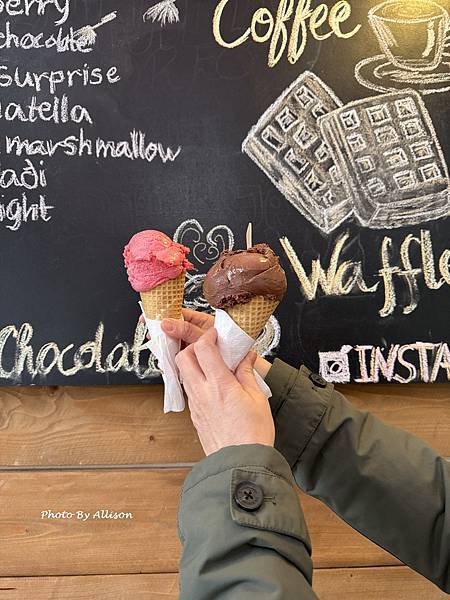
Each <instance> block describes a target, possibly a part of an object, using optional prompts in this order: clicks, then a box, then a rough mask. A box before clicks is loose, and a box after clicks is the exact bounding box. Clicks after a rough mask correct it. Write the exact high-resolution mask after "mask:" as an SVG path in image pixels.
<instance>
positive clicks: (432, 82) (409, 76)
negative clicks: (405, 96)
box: [355, 52, 450, 96]
mask: <svg viewBox="0 0 450 600" xmlns="http://www.w3.org/2000/svg"><path fill="white" fill-rule="evenodd" d="M355 77H356V80H357V81H358V83H360V84H361V85H362V86H364V87H366V88H369V90H375V91H376V92H383V93H384V92H392V91H395V90H403V89H407V88H410V89H411V88H413V89H415V90H417V91H418V92H420V93H421V94H423V95H424V96H425V95H427V94H436V93H440V92H448V91H449V90H450V53H449V52H446V53H445V54H444V56H443V61H442V62H441V64H440V65H439V67H437V68H436V69H434V71H407V70H406V69H399V68H398V67H396V66H395V65H393V64H392V63H390V62H389V61H388V60H387V58H386V56H384V54H380V55H378V56H372V57H371V58H365V59H364V60H362V61H360V62H359V63H358V64H357V65H356V67H355Z"/></svg>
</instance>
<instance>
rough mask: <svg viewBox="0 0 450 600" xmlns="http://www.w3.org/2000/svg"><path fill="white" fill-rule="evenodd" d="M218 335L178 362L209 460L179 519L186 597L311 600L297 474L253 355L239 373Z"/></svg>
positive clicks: (185, 494) (188, 488) (190, 485)
mask: <svg viewBox="0 0 450 600" xmlns="http://www.w3.org/2000/svg"><path fill="white" fill-rule="evenodd" d="M215 336H216V334H215V330H214V329H210V330H209V331H208V332H207V333H206V334H205V335H204V336H202V337H201V339H199V341H197V342H196V343H194V344H191V345H189V346H188V347H187V349H185V350H184V351H183V352H181V353H180V354H179V355H178V357H177V364H178V367H179V369H180V374H181V378H182V380H183V385H184V387H185V390H186V393H187V396H188V401H189V408H190V411H191V416H192V420H193V423H194V425H195V427H196V429H197V432H198V434H199V438H200V441H201V443H202V445H203V447H204V449H205V452H206V454H207V455H208V456H207V458H205V459H204V460H202V461H201V462H200V463H198V464H197V465H195V466H194V468H193V469H192V471H191V473H190V474H189V476H188V477H187V479H186V481H185V483H184V486H183V491H182V496H181V501H180V508H179V514H178V525H179V537H180V540H181V542H182V544H183V550H182V556H181V562H180V600H192V599H193V598H195V600H235V599H236V598H239V600H257V599H258V600H261V599H267V600H269V599H270V600H290V599H291V598H292V599H294V598H295V599H296V600H312V599H314V598H316V596H315V595H314V593H313V591H312V589H311V578H312V564H311V558H310V542H309V537H308V532H307V528H306V524H305V521H304V517H303V513H302V510H301V506H300V503H299V499H298V495H297V493H296V492H295V490H294V487H293V483H294V481H293V478H292V474H291V471H290V469H289V466H288V464H287V462H286V461H285V459H284V458H283V457H282V456H281V454H280V453H279V452H277V450H275V449H274V448H273V442H274V435H275V433H274V427H273V420H272V417H271V413H270V407H269V404H268V402H267V399H266V398H265V397H264V395H263V394H262V393H261V391H260V389H259V386H258V384H257V383H256V380H255V378H254V375H253V367H254V360H255V356H254V355H252V354H250V355H249V356H248V357H247V358H246V359H245V360H244V361H243V362H242V363H241V365H240V366H239V368H238V370H237V372H236V375H233V374H232V373H231V372H230V371H229V370H228V369H227V367H226V365H225V363H224V362H223V360H222V358H221V356H220V354H219V352H218V349H217V346H216V345H215Z"/></svg>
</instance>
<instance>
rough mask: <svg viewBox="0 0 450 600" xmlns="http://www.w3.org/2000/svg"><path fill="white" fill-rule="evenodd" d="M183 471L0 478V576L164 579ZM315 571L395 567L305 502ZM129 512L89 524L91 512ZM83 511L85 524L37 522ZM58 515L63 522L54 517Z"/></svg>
mask: <svg viewBox="0 0 450 600" xmlns="http://www.w3.org/2000/svg"><path fill="white" fill-rule="evenodd" d="M186 475H187V470H184V469H156V470H153V469H132V470H104V471H98V470H94V471H63V472H58V471H40V472H36V471H26V472H16V471H8V472H0V489H1V499H2V501H1V503H0V576H36V575H83V574H86V575H89V574H121V573H142V572H143V573H165V572H175V571H177V569H178V560H179V552H180V545H179V542H178V537H177V529H176V517H177V509H178V502H179V492H180V487H181V485H182V482H183V480H184V478H185V476H186ZM302 504H303V508H304V512H305V517H306V520H307V522H308V524H309V528H310V534H311V538H312V544H313V558H314V563H315V565H316V567H344V566H372V565H391V564H398V561H397V560H396V559H394V558H393V557H391V556H389V555H388V554H387V553H386V552H384V551H383V550H381V549H380V548H378V547H377V546H376V545H374V544H372V543H371V542H369V541H368V540H366V539H364V538H363V537H362V536H361V535H360V534H358V533H357V532H355V531H353V529H351V528H350V527H349V526H348V525H346V524H345V523H343V522H342V521H340V520H339V519H338V517H336V516H335V515H334V514H333V513H332V512H331V511H330V510H329V509H327V508H326V507H325V506H324V505H322V504H321V503H320V502H319V501H317V500H314V499H312V498H309V497H306V496H303V498H302ZM101 509H108V510H110V511H115V512H119V513H120V512H122V513H131V514H132V518H130V519H127V518H124V519H101V518H94V515H95V513H96V512H97V511H99V510H101ZM45 510H51V511H52V512H53V513H57V512H62V511H66V512H73V513H76V512H77V511H84V512H85V513H90V515H91V516H90V518H89V519H88V520H86V521H80V520H78V519H77V517H76V515H74V516H73V517H72V518H67V519H64V518H59V519H48V518H46V517H44V518H42V516H41V512H42V511H45ZM60 516H63V515H60Z"/></svg>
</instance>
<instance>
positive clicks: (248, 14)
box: [0, 0, 450, 385]
mask: <svg viewBox="0 0 450 600" xmlns="http://www.w3.org/2000/svg"><path fill="white" fill-rule="evenodd" d="M448 9H449V6H448V5H447V0H445V2H444V0H439V3H438V4H434V3H431V2H425V1H422V2H417V1H415V0H414V1H413V0H408V1H407V0H405V1H401V0H400V1H397V0H395V1H391V2H388V3H383V4H381V3H380V2H379V1H377V0H375V1H373V0H370V1H366V0H362V1H358V2H356V1H355V0H349V1H348V2H347V1H343V0H338V1H336V2H334V1H333V0H331V1H329V2H328V3H327V4H322V3H320V2H319V1H318V0H295V1H294V0H276V1H270V0H220V1H219V0H163V1H162V2H158V1H156V2H155V1H153V2H152V0H145V1H142V0H127V1H126V2H123V0H122V1H118V0H9V1H8V0H3V1H1V2H0V52H1V54H0V57H1V58H0V86H1V88H2V89H1V96H0V127H1V134H0V188H1V190H0V191H1V199H0V273H1V286H2V287H1V296H0V382H1V384H2V385H19V384H22V385H24V384H25V385H28V384H52V385H53V384H63V385H75V384H76V385H81V384H104V383H109V384H127V383H128V384H130V383H138V382H141V383H149V382H154V381H158V376H157V371H156V368H155V364H154V361H153V360H152V357H151V356H150V355H149V352H148V350H146V349H145V348H144V345H145V342H146V340H145V334H144V331H143V328H142V326H141V325H137V321H138V317H139V307H138V304H137V302H138V297H137V294H135V293H134V292H133V291H132V290H131V288H130V286H129V284H128V282H127V278H126V273H125V271H124V268H123V263H122V257H121V253H122V249H123V246H124V245H125V244H126V243H127V241H128V240H129V238H130V237H131V236H132V235H133V234H134V233H136V232H137V231H140V230H143V229H159V230H162V231H164V232H166V233H167V234H169V235H171V236H175V238H176V239H177V240H178V241H180V242H182V243H184V244H185V245H188V246H190V248H191V250H192V260H193V262H194V264H195V267H196V271H194V272H193V273H191V275H190V276H189V279H188V281H187V288H186V302H187V304H188V305H189V306H194V307H197V308H200V309H207V306H206V305H205V302H204V301H203V299H202V297H201V294H202V289H201V284H202V279H203V275H204V273H206V271H207V270H208V268H209V267H210V266H211V264H212V262H213V261H214V260H215V259H216V258H217V256H218V253H219V252H220V251H221V250H223V249H226V248H232V247H234V248H240V247H243V246H244V245H245V230H246V227H247V224H248V223H249V222H252V223H253V231H254V241H255V242H266V243H268V244H269V245H271V246H272V247H273V249H274V250H275V251H276V252H277V253H278V254H279V255H280V258H281V260H282V262H283V265H284V267H285V269H286V272H287V274H288V293H287V296H286V298H285V300H284V301H283V303H282V305H280V307H279V309H278V310H277V313H276V315H275V317H274V318H272V319H271V321H270V323H269V324H268V326H267V328H266V330H265V332H264V337H263V339H262V340H260V341H259V346H258V347H259V349H260V350H261V351H264V352H267V353H268V354H269V356H272V357H273V356H279V357H281V358H283V359H284V360H286V361H288V362H290V363H292V364H299V363H300V362H303V363H306V364H307V365H308V366H309V367H311V368H313V369H314V370H318V371H320V372H321V373H322V375H323V376H324V377H325V378H327V379H328V380H330V381H341V382H348V381H363V382H377V381H382V382H385V381H388V382H392V383H406V382H411V381H425V382H435V381H446V380H448V379H449V378H450V351H449V346H448V342H449V333H450V319H449V306H450V236H449V226H448V225H449V221H448V219H447V218H446V217H447V215H448V213H449V205H450V203H449V179H448V168H447V163H448V162H449V161H450V136H449V133H448V125H447V124H448V122H449V119H450V108H449V102H448V99H449V94H450V48H449V42H448V40H447V31H446V28H447V27H448V22H449V21H448V15H447V12H446V11H447V10H448Z"/></svg>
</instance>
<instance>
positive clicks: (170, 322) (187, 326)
mask: <svg viewBox="0 0 450 600" xmlns="http://www.w3.org/2000/svg"><path fill="white" fill-rule="evenodd" d="M161 327H162V330H163V331H164V333H167V335H170V337H173V338H175V339H177V340H183V342H185V343H186V344H193V343H194V342H196V341H197V340H198V339H199V338H200V337H201V336H202V335H203V333H204V332H203V330H202V329H201V328H200V327H197V325H194V324H193V323H190V322H189V321H181V320H176V319H164V320H163V322H162V324H161Z"/></svg>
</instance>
